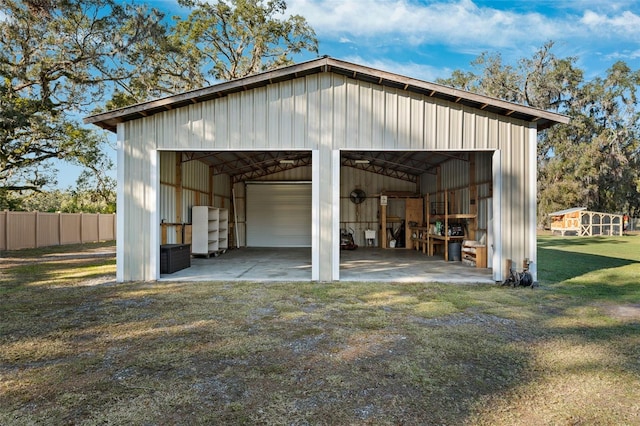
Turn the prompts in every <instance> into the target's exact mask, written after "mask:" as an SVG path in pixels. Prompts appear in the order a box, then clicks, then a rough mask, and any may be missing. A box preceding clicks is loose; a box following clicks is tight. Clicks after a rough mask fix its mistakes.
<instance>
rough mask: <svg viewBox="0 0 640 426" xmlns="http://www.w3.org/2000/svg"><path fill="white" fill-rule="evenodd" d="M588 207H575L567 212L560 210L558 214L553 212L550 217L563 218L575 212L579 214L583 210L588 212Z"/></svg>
mask: <svg viewBox="0 0 640 426" xmlns="http://www.w3.org/2000/svg"><path fill="white" fill-rule="evenodd" d="M586 209H587V208H586V207H573V208H570V209H566V210H560V211H558V212H553V213H549V216H563V215H565V214H569V213H575V212H579V211H582V210H586Z"/></svg>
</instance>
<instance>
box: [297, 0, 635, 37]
mask: <svg viewBox="0 0 640 426" xmlns="http://www.w3.org/2000/svg"><path fill="white" fill-rule="evenodd" d="M287 3H288V12H291V13H296V14H300V15H302V16H304V17H305V18H306V19H307V21H308V22H309V23H310V25H311V26H312V27H313V28H314V29H315V31H316V32H317V33H318V35H319V36H320V37H321V38H324V39H331V38H334V39H338V38H341V37H343V38H347V39H349V40H350V41H352V42H354V43H358V44H361V45H365V44H369V43H371V41H372V40H379V39H383V40H385V39H386V40H387V43H388V44H391V41H390V40H391V39H394V38H399V43H404V44H405V45H406V46H407V47H409V48H413V47H415V46H420V45H423V44H440V45H443V44H444V45H449V46H453V47H456V48H457V49H459V48H462V47H464V46H469V45H473V46H474V48H475V49H478V48H481V49H502V48H518V47H520V46H522V45H523V44H525V45H527V46H530V45H535V46H540V45H541V44H542V43H544V42H546V41H548V40H567V41H575V42H576V43H584V42H591V41H592V40H596V39H598V38H601V37H602V36H605V37H606V36H608V35H612V34H615V35H616V36H617V37H620V38H621V39H622V40H627V41H628V40H630V41H635V40H638V39H640V31H638V28H640V16H639V15H638V14H636V13H634V12H632V11H630V10H629V7H631V6H630V4H626V3H625V2H616V3H615V7H612V6H614V4H610V3H607V7H606V8H605V7H604V6H601V7H599V8H598V7H595V6H596V4H597V2H596V3H594V2H590V1H586V2H584V3H581V2H580V3H576V2H563V1H559V2H558V3H557V4H556V3H552V4H549V5H547V6H545V7H544V8H541V9H540V10H541V11H542V10H544V14H542V12H541V13H538V12H532V11H529V10H528V9H524V10H525V11H524V12H523V11H522V10H523V9H522V8H520V9H516V8H512V7H510V6H509V5H508V3H506V2H505V3H500V2H496V4H500V5H501V6H502V5H504V7H505V8H504V10H502V9H500V8H497V7H489V6H479V5H477V4H476V3H474V2H473V1H472V0H453V1H445V0H438V1H429V2H418V1H415V0H288V2H287ZM625 6H627V7H626V8H625ZM554 7H556V8H554ZM589 7H590V8H589ZM586 8H589V9H586ZM599 10H606V12H599ZM607 13H609V14H612V15H607Z"/></svg>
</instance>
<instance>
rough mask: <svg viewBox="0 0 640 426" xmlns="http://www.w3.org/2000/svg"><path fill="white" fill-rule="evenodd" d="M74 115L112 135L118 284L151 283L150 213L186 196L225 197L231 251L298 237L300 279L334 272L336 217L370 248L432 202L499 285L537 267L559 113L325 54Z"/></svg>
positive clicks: (183, 207) (159, 219)
mask: <svg viewBox="0 0 640 426" xmlns="http://www.w3.org/2000/svg"><path fill="white" fill-rule="evenodd" d="M85 122H86V123H92V124H95V125H97V126H100V127H102V128H104V129H107V130H109V131H112V132H114V133H116V134H117V144H118V151H117V152H118V192H117V196H118V213H117V218H118V220H117V223H118V228H117V253H116V262H117V269H116V279H117V280H118V281H132V280H145V281H146V280H156V279H159V278H160V269H161V268H160V259H161V256H160V254H161V253H160V252H161V244H162V234H161V232H162V230H161V229H162V228H161V225H162V224H166V223H192V222H193V210H194V207H196V206H211V207H212V208H223V209H226V210H227V211H226V212H225V214H226V213H228V216H225V217H228V218H229V219H228V220H229V222H230V223H232V224H233V225H234V229H233V231H234V232H230V233H229V235H230V236H234V237H235V241H234V246H236V245H237V246H240V247H243V248H247V249H249V250H244V251H245V252H247V251H250V250H251V249H254V248H256V249H258V248H260V249H265V250H269V249H271V251H272V253H275V251H276V250H282V249H285V250H286V249H288V248H290V249H291V250H292V251H293V250H299V249H304V250H306V252H307V253H309V261H308V263H309V266H310V267H309V268H308V269H310V273H309V275H308V276H309V279H310V280H312V281H337V280H340V272H341V271H340V269H341V261H340V259H341V251H340V246H341V232H340V231H341V228H347V229H349V228H353V229H354V230H355V231H356V233H355V236H356V243H357V244H359V245H361V246H364V245H365V241H364V240H363V237H364V236H365V232H364V231H365V230H374V231H376V235H377V240H378V241H377V242H376V247H377V248H376V249H371V250H370V251H369V253H371V256H373V255H374V254H376V253H377V255H380V256H384V255H385V253H388V254H391V251H390V250H387V246H385V244H384V243H385V242H384V241H382V239H384V237H385V235H386V232H387V226H393V227H394V228H395V227H396V226H397V225H399V224H401V223H402V221H403V220H404V221H405V223H406V225H407V226H412V223H413V224H414V225H413V226H426V227H430V225H432V223H431V221H435V220H436V218H437V216H436V215H435V214H430V213H432V210H434V209H432V203H435V204H433V205H434V206H436V207H437V208H436V209H435V212H434V213H439V214H440V216H442V214H443V215H444V216H445V218H444V219H443V222H445V223H446V222H447V220H448V219H449V220H450V222H451V220H452V219H453V220H456V221H458V222H461V221H462V222H463V223H462V224H461V225H463V227H464V226H465V225H466V228H465V229H466V230H467V231H466V233H467V234H468V237H469V238H468V239H475V240H477V241H483V242H484V244H486V248H487V268H486V269H489V270H491V271H492V275H493V279H495V281H502V280H503V272H504V265H505V262H506V260H507V259H513V260H514V261H516V262H518V263H519V262H520V261H521V260H522V259H525V258H528V259H530V260H531V261H532V262H533V263H532V265H531V271H532V274H533V276H534V279H535V276H536V266H537V265H536V262H537V257H536V249H537V246H536V222H537V220H536V173H537V170H536V167H537V163H536V148H537V146H536V144H537V134H538V131H540V130H543V129H546V128H549V127H551V126H553V125H555V124H556V123H568V122H569V118H568V117H566V116H564V115H560V114H556V113H552V112H548V111H542V110H538V109H535V108H530V107H526V106H523V105H516V104H513V103H509V102H505V101H502V100H498V99H494V98H489V97H486V96H481V95H477V94H473V93H469V92H465V91H462V90H457V89H453V88H450V87H445V86H441V85H438V84H433V83H429V82H426V81H422V80H417V79H414V78H410V77H405V76H401V75H398V74H393V73H389V72H385V71H381V70H377V69H373V68H369V67H365V66H361V65H357V64H353V63H349V62H345V61H340V60H337V59H333V58H329V57H323V58H318V59H314V60H311V61H308V62H305V63H301V64H297V65H292V66H288V67H284V68H280V69H276V70H272V71H268V72H264V73H261V74H256V75H252V76H249V77H245V78H241V79H237V80H233V81H228V82H224V83H220V84H216V85H214V86H210V87H205V88H202V89H198V90H194V91H190V92H186V93H182V94H178V95H175V96H170V97H167V98H163V99H158V100H154V101H150V102H145V103H141V104H138V105H133V106H129V107H126V108H122V109H119V110H116V111H109V112H105V113H100V114H96V115H93V116H91V117H87V118H86V119H85ZM357 189H361V190H363V192H365V193H366V194H367V197H366V199H363V202H361V203H354V202H352V200H351V199H350V196H349V195H350V194H351V193H352V192H353V191H354V190H357ZM438 206H443V208H442V209H441V208H439V207H438ZM394 220H398V221H399V222H394ZM438 220H440V219H438ZM450 222H449V223H450ZM459 225H460V223H459ZM194 232H195V231H194ZM407 234H409V235H411V233H409V232H408V233H406V234H405V235H407ZM442 238H444V239H445V241H446V239H447V238H448V237H446V234H445V237H442V236H441V239H442ZM451 238H454V237H451ZM455 238H464V237H463V236H460V237H455ZM266 246H269V247H266ZM303 246H304V247H303ZM404 248H405V251H408V249H410V248H411V241H410V240H409V241H407V244H405V247H404ZM375 250H378V251H377V252H376V251H375ZM414 251H415V250H414ZM359 252H362V250H359ZM234 254H235V253H234ZM362 254H366V253H364V252H363V253H362ZM221 257H223V256H221ZM432 257H433V256H432ZM422 258H423V259H424V258H425V257H424V256H423V257H422ZM218 259H219V258H218ZM368 261H369V262H370V263H371V264H375V265H379V264H380V261H379V260H373V258H371V259H368ZM450 263H453V262H450ZM211 264H212V265H215V264H216V262H215V260H211ZM397 266H398V265H390V266H389V268H394V267H397ZM420 267H421V268H422V269H424V268H426V266H425V264H424V262H423V263H422V264H421V265H420ZM274 274H276V275H277V271H276V272H274ZM206 277H207V278H210V279H216V273H215V271H214V272H211V273H210V274H208V275H206Z"/></svg>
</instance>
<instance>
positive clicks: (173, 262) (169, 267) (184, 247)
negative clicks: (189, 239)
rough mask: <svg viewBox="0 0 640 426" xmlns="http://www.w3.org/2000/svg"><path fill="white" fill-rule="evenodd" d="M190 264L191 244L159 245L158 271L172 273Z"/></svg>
mask: <svg viewBox="0 0 640 426" xmlns="http://www.w3.org/2000/svg"><path fill="white" fill-rule="evenodd" d="M190 266H191V244H163V245H161V246H160V273H161V274H173V273H174V272H176V271H179V270H181V269H185V268H189V267H190Z"/></svg>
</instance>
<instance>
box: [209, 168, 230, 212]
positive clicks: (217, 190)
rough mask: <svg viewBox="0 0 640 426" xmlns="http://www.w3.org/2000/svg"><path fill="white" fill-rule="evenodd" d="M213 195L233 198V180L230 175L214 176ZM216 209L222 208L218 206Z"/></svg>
mask: <svg viewBox="0 0 640 426" xmlns="http://www.w3.org/2000/svg"><path fill="white" fill-rule="evenodd" d="M213 193H214V194H215V195H217V196H219V197H223V198H229V199H230V198H231V178H230V177H229V175H214V176H213ZM214 207H221V206H219V205H216V206H214Z"/></svg>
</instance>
